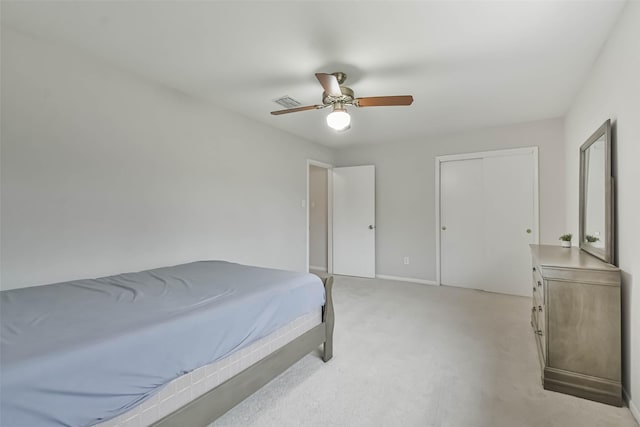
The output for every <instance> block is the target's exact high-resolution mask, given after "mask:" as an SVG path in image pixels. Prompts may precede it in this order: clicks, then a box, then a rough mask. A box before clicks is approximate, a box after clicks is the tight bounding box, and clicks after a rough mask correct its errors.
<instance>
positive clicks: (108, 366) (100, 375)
mask: <svg viewBox="0 0 640 427" xmlns="http://www.w3.org/2000/svg"><path fill="white" fill-rule="evenodd" d="M331 288H332V278H328V279H326V280H325V281H324V282H323V281H321V280H320V278H318V277H317V276H314V275H311V274H306V273H295V272H289V271H283V270H273V269H265V268H258V267H250V266H244V265H240V264H233V263H228V262H223V261H200V262H195V263H189V264H182V265H177V266H173V267H166V268H159V269H154V270H147V271H142V272H137V273H127V274H121V275H116V276H109V277H104V278H100V279H89V280H78V281H71V282H64V283H57V284H53V285H45V286H37V287H31V288H23V289H14V290H9V291H2V293H1V299H0V304H1V305H0V316H1V319H0V320H1V338H2V339H1V347H0V361H1V363H2V365H1V366H0V369H1V370H2V375H1V376H0V385H1V390H0V392H1V393H0V403H1V406H0V417H1V418H0V424H2V425H3V426H5V425H6V426H22V425H29V426H34V427H35V426H55V425H73V426H88V425H99V426H101V427H107V426H109V427H113V426H125V425H156V426H173V425H175V426H185V425H189V426H198V425H202V426H205V425H208V424H209V423H211V422H212V421H213V420H215V419H216V418H217V417H219V416H220V415H222V414H224V413H225V412H226V411H227V410H228V409H230V408H231V407H233V406H235V405H236V404H237V403H238V402H240V401H241V400H243V399H244V398H245V397H247V396H249V395H250V394H252V393H253V392H254V391H256V390H257V389H259V388H260V387H262V386H263V385H264V384H266V383H267V382H269V381H270V380H271V379H272V378H274V377H275V376H277V375H278V374H280V373H281V372H283V371H284V370H286V369H287V368H288V367H289V366H291V365H292V364H294V363H295V362H296V361H298V360H299V359H301V358H302V357H304V356H305V355H306V354H308V353H310V352H312V351H314V349H317V348H318V347H319V346H320V345H321V344H323V354H322V358H323V360H324V361H328V360H329V359H330V358H331V357H332V352H333V348H332V336H333V305H332V298H331Z"/></svg>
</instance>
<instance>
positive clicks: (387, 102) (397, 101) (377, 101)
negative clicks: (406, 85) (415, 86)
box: [353, 95, 413, 107]
mask: <svg viewBox="0 0 640 427" xmlns="http://www.w3.org/2000/svg"><path fill="white" fill-rule="evenodd" d="M353 101H354V102H353V103H354V104H355V105H356V106H358V107H385V106H391V105H411V104H412V103H413V96H411V95H399V96H370V97H367V98H356V99H354V100H353Z"/></svg>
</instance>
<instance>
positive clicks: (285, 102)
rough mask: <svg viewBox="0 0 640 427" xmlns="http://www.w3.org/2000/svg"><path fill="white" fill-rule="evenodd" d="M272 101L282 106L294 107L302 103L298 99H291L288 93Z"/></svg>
mask: <svg viewBox="0 0 640 427" xmlns="http://www.w3.org/2000/svg"><path fill="white" fill-rule="evenodd" d="M273 102H275V103H276V104H280V105H282V106H283V107H284V108H296V107H299V106H300V105H302V104H301V103H300V102H299V101H297V100H295V99H293V98H292V97H290V96H289V95H285V96H283V97H280V98H278V99H274V100H273Z"/></svg>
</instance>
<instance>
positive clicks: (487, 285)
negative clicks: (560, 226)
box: [483, 154, 534, 296]
mask: <svg viewBox="0 0 640 427" xmlns="http://www.w3.org/2000/svg"><path fill="white" fill-rule="evenodd" d="M483 165H484V168H483V172H484V174H483V182H484V203H483V208H484V224H485V225H484V236H483V241H484V251H485V270H484V273H485V276H484V286H483V289H485V290H487V291H491V292H500V293H505V294H512V295H522V296H531V286H530V284H531V273H530V271H531V251H530V250H529V244H531V243H534V241H533V229H534V215H533V214H534V193H533V191H534V183H533V180H534V174H533V172H534V167H533V163H532V155H531V154H528V155H527V154H520V155H510V156H496V157H487V158H485V159H483Z"/></svg>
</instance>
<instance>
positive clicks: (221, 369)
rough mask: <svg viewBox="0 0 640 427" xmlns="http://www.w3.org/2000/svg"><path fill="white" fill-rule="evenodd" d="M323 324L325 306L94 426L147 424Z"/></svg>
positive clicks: (187, 375) (123, 426) (183, 376)
mask: <svg viewBox="0 0 640 427" xmlns="http://www.w3.org/2000/svg"><path fill="white" fill-rule="evenodd" d="M321 323H322V309H321V308H318V310H317V311H315V312H312V313H308V314H305V315H303V316H301V317H298V318H297V319H296V320H294V321H293V322H290V323H287V324H286V325H285V326H283V327H282V328H280V329H278V330H276V331H275V332H272V333H271V334H269V335H267V336H266V337H264V338H261V339H259V340H258V341H255V342H254V343H252V344H251V345H249V346H247V347H245V348H243V349H242V350H240V351H236V352H234V353H233V354H231V355H229V356H227V357H225V358H223V359H221V360H218V361H217V362H214V363H210V364H208V365H205V366H202V367H200V368H198V369H195V370H193V371H191V372H189V373H188V374H185V375H182V376H181V377H178V378H176V379H175V380H173V381H171V382H170V383H168V384H166V385H165V386H164V387H163V388H162V390H160V392H159V393H156V394H155V395H154V396H152V397H151V398H150V399H147V400H145V401H144V402H143V403H141V404H140V405H138V406H136V407H135V408H133V409H131V410H129V411H127V412H125V413H124V414H121V415H118V416H117V417H115V418H112V419H110V420H109V421H105V422H102V423H100V424H96V425H95V427H132V426H140V427H142V426H148V425H151V424H152V423H154V422H156V421H158V420H160V419H162V418H163V417H165V416H166V415H169V414H170V413H172V412H173V411H175V410H176V409H178V408H180V407H182V406H184V405H185V404H187V403H189V402H191V401H192V400H194V399H196V398H197V397H199V396H201V395H203V394H204V393H206V392H208V391H209V390H212V389H214V388H216V387H217V386H219V385H220V384H222V383H223V382H225V381H226V380H228V379H230V378H231V377H233V376H234V375H236V374H239V373H240V372H242V371H243V370H245V369H247V368H249V367H250V366H252V365H254V364H255V363H257V362H259V361H260V360H262V359H264V358H265V357H267V356H268V355H270V354H271V353H273V352H274V351H276V350H278V349H280V348H282V347H283V346H285V345H286V344H288V343H290V342H291V341H293V340H294V339H296V338H298V337H299V336H300V335H302V334H304V333H305V332H307V331H309V330H311V329H313V327H315V326H317V325H319V324H321Z"/></svg>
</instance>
